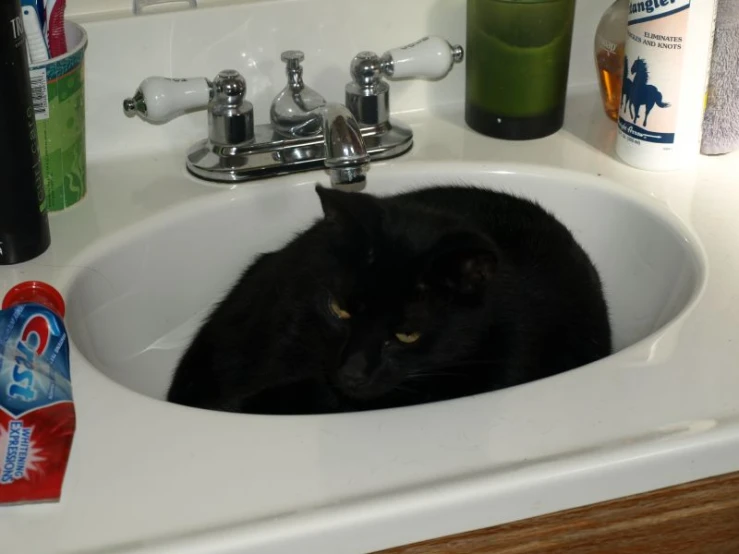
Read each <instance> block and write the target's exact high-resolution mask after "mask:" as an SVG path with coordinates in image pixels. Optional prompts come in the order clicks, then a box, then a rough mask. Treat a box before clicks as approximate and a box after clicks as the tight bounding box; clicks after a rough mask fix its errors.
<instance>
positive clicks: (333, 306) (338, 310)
mask: <svg viewBox="0 0 739 554" xmlns="http://www.w3.org/2000/svg"><path fill="white" fill-rule="evenodd" d="M328 309H329V310H331V313H332V314H333V315H334V316H335V317H337V318H339V319H350V318H351V317H352V314H350V313H349V312H347V311H346V310H345V309H343V308H342V307H341V306H339V303H338V302H337V301H336V299H335V298H332V299H331V300H330V302H329V303H328Z"/></svg>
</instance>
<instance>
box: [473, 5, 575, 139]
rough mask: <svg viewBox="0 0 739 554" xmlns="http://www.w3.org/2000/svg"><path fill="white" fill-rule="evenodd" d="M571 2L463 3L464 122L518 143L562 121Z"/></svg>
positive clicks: (548, 131)
mask: <svg viewBox="0 0 739 554" xmlns="http://www.w3.org/2000/svg"><path fill="white" fill-rule="evenodd" d="M574 15H575V0H467V49H466V56H467V76H466V98H465V120H466V121H467V124H468V125H469V126H470V127H471V128H472V129H474V130H475V131H478V132H480V133H482V134H484V135H488V136H492V137H497V138H503V139H510V140H525V139H534V138H541V137H545V136H547V135H551V134H552V133H555V132H557V131H558V130H559V129H561V128H562V124H563V122H564V109H565V98H566V95H567V73H568V71H569V66H570V48H571V45H572V27H573V22H574Z"/></svg>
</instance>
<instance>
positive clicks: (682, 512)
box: [375, 472, 739, 554]
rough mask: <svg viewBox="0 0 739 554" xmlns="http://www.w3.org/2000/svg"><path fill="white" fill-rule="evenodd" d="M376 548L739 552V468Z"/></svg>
mask: <svg viewBox="0 0 739 554" xmlns="http://www.w3.org/2000/svg"><path fill="white" fill-rule="evenodd" d="M375 554H739V472H737V473H731V474H727V475H721V476H718V477H712V478H709V479H703V480H701V481H694V482H691V483H686V484H684V485H678V486H674V487H669V488H666V489H660V490H656V491H653V492H648V493H644V494H639V495H635V496H629V497H624V498H619V499H616V500H610V501H608V502H602V503H599V504H593V505H590V506H584V507H582V508H575V509H572V510H566V511H563V512H556V513H553V514H547V515H544V516H538V517H535V518H531V519H526V520H522V521H517V522H513V523H508V524H504V525H498V526H495V527H489V528H486V529H479V530H477V531H471V532H468V533H462V534H459V535H451V536H447V537H441V538H438V539H433V540H429V541H424V542H420V543H416V544H412V545H407V546H401V547H397V548H391V549H389V550H383V551H381V552H377V553H375Z"/></svg>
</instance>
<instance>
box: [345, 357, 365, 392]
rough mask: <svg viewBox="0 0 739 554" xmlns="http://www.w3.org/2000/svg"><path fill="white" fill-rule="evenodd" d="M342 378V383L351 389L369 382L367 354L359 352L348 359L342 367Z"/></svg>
mask: <svg viewBox="0 0 739 554" xmlns="http://www.w3.org/2000/svg"><path fill="white" fill-rule="evenodd" d="M340 379H341V381H342V384H343V385H344V386H345V387H347V388H350V389H356V388H359V387H361V386H363V385H366V384H367V383H368V382H369V371H368V364H367V358H366V356H365V355H364V354H363V353H361V352H357V353H355V354H352V355H351V356H349V357H348V358H347V359H346V362H345V363H344V366H343V367H342V368H341V374H340Z"/></svg>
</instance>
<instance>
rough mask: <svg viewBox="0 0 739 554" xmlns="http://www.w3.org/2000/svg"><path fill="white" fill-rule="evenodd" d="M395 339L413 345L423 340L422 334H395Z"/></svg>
mask: <svg viewBox="0 0 739 554" xmlns="http://www.w3.org/2000/svg"><path fill="white" fill-rule="evenodd" d="M395 338H396V339H398V340H399V341H400V342H402V343H403V344H413V343H414V342H416V341H417V340H418V339H420V338H421V333H417V332H416V333H395Z"/></svg>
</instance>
